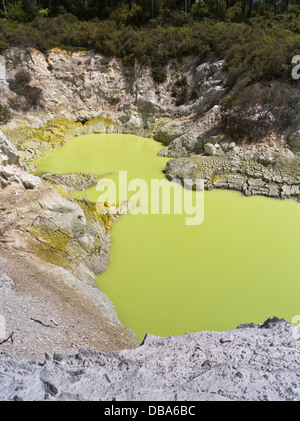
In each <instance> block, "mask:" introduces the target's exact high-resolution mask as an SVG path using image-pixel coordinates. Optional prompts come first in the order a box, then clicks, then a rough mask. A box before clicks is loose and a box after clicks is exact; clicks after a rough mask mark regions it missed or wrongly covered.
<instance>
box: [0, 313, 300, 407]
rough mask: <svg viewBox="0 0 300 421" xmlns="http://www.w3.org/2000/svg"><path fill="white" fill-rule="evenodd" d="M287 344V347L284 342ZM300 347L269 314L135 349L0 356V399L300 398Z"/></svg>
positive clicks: (289, 330)
mask: <svg viewBox="0 0 300 421" xmlns="http://www.w3.org/2000/svg"><path fill="white" fill-rule="evenodd" d="M287 345H288V346H287ZM299 358H300V345H299V343H298V341H296V340H295V339H293V326H292V325H291V324H289V323H287V322H286V321H284V320H283V319H278V318H272V319H268V320H267V321H266V322H264V323H262V324H260V325H254V324H253V323H250V324H246V325H240V326H239V327H238V329H236V330H231V331H227V332H209V331H205V332H199V333H195V334H188V333H187V334H185V335H182V336H178V337H174V336H172V337H168V338H161V337H155V336H152V335H146V337H145V339H144V341H143V344H142V345H141V346H140V347H139V348H137V349H134V350H124V351H118V352H108V353H103V352H97V351H93V350H89V349H81V350H79V352H78V353H77V354H76V355H63V354H59V355H54V357H53V359H51V358H50V357H49V356H47V358H46V359H45V361H44V362H43V363H42V364H41V363H37V362H34V361H28V360H21V359H17V358H13V357H10V356H8V355H4V356H0V367H1V370H0V400H2V401H4V400H6V401H13V400H29V401H35V400H36V401H47V400H49V401H60V400H63V401H68V400H71V401H81V400H82V401H84V400H89V401H92V400H96V401H98V400H104V401H111V400H116V401H120V400H122V401H149V400H154V401H168V400H170V401H174V400H179V401H180V400H182V401H184V400H196V401H204V400H207V401H214V400H215V401H221V400H225V401H256V400H265V401H268V400H278V401H289V400H296V401H299V400H300V394H299V388H300V367H299V362H298V361H299Z"/></svg>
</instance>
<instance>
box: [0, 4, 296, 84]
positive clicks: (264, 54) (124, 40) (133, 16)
mask: <svg viewBox="0 0 300 421" xmlns="http://www.w3.org/2000/svg"><path fill="white" fill-rule="evenodd" d="M297 2H298V4H296V3H295V0H293V2H292V1H289V0H284V1H281V2H280V1H278V0H259V1H256V2H254V3H253V0H249V1H247V3H246V0H241V1H236V0H203V1H198V2H196V1H195V0H136V1H133V0H126V1H125V0H123V1H121V0H100V1H97V0H77V1H70V0H64V1H56V0H52V1H51V0H47V1H37V0H33V1H32V0H25V1H16V0H14V1H7V0H3V1H2V12H1V14H0V16H2V17H3V18H2V19H0V48H2V49H3V48H5V47H6V46H10V45H22V46H25V47H36V48H38V49H40V50H42V51H46V50H48V49H50V48H52V47H56V46H64V47H68V48H86V49H95V50H97V51H100V52H101V53H102V54H104V55H107V56H116V57H119V58H122V59H123V61H124V64H126V65H132V64H133V63H134V62H135V60H138V61H139V62H140V63H143V64H150V65H152V67H153V76H154V78H155V79H156V80H157V81H158V82H160V81H162V80H163V79H164V71H163V67H164V66H165V65H166V63H167V62H168V60H170V59H172V58H176V59H179V60H180V59H181V58H182V57H183V56H184V55H187V54H195V55H197V56H198V57H199V62H200V61H202V60H204V59H206V58H207V57H210V56H216V57H217V58H225V60H226V63H227V67H228V70H229V83H231V84H232V85H233V84H234V83H235V81H236V80H237V78H239V79H242V80H243V83H246V84H249V83H251V82H253V81H258V80H262V79H264V80H270V79H272V78H281V77H285V78H288V77H289V75H290V68H291V64H290V63H291V58H292V57H293V56H294V55H296V54H299V48H300V18H299V16H300V2H299V0H297ZM250 16H252V17H251V18H250Z"/></svg>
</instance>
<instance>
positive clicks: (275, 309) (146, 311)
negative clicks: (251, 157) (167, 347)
mask: <svg viewBox="0 0 300 421" xmlns="http://www.w3.org/2000/svg"><path fill="white" fill-rule="evenodd" d="M161 147H162V146H161V145H160V144H159V143H157V142H155V141H153V140H150V139H144V138H139V137H136V136H131V135H88V136H81V137H78V138H75V139H73V140H72V141H70V142H69V143H68V144H67V145H65V146H64V147H62V148H61V149H58V150H57V151H55V152H54V153H52V154H50V155H49V156H47V157H45V158H43V159H41V160H39V161H38V162H37V168H38V170H39V171H40V172H54V173H57V174H63V173H69V172H86V173H94V174H99V175H103V174H108V173H109V177H110V178H113V179H114V180H117V178H118V177H117V175H118V172H119V171H123V170H124V171H128V178H129V179H133V178H134V177H138V178H143V179H145V180H147V181H148V182H149V181H150V180H151V179H162V178H163V177H164V175H163V173H162V170H163V168H164V166H165V164H166V161H167V159H166V158H161V157H158V156H157V153H158V151H159V150H160V149H161ZM106 177H108V176H106ZM178 188H180V189H182V187H181V186H179V185H178ZM84 194H85V195H86V196H87V197H88V198H89V199H90V200H94V201H95V200H97V198H98V196H99V192H97V191H96V188H94V187H93V188H91V189H89V190H87V191H86V192H84ZM204 211H205V214H204V215H205V216H204V221H203V223H202V224H201V225H186V224H185V217H186V216H185V215H174V214H171V215H162V214H161V215H143V214H138V215H132V214H130V213H129V214H127V215H122V216H121V217H120V219H119V220H118V221H117V222H115V223H114V224H113V228H112V230H111V231H110V234H111V237H112V247H111V256H110V264H109V267H108V270H107V271H106V272H105V273H104V274H103V275H101V276H98V277H97V278H96V281H97V285H98V286H99V288H100V289H101V290H102V291H104V292H105V293H106V294H107V295H108V297H109V298H110V299H111V300H112V302H113V303H114V305H115V308H116V311H117V313H118V316H119V319H120V320H121V322H122V323H123V325H125V326H127V327H129V328H131V329H132V330H133V331H134V332H135V333H136V335H137V337H138V338H139V339H143V337H144V335H145V333H147V332H148V333H151V334H154V335H159V336H169V335H179V334H182V333H185V332H196V331H200V330H227V329H233V328H235V327H236V326H237V325H238V324H240V323H249V322H254V323H260V322H262V321H264V320H265V319H266V318H268V317H272V316H273V315H276V316H278V317H284V318H285V319H286V320H288V321H291V319H292V317H293V316H294V315H297V314H300V265H299V262H298V259H299V249H300V224H299V220H300V218H299V217H300V205H299V203H297V202H296V201H293V200H286V201H280V200H273V199H267V198H264V197H259V196H256V197H250V198H248V197H245V196H243V195H242V194H240V193H238V192H231V191H222V190H214V191H211V192H205V193H204Z"/></svg>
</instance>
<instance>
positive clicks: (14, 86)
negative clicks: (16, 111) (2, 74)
mask: <svg viewBox="0 0 300 421" xmlns="http://www.w3.org/2000/svg"><path fill="white" fill-rule="evenodd" d="M30 81H31V75H30V73H28V72H27V71H26V70H20V71H19V72H17V73H16V75H15V77H14V79H10V80H9V81H8V82H9V88H10V90H11V91H13V92H15V93H16V94H17V95H20V96H22V97H24V98H25V99H26V102H27V105H28V106H29V107H32V106H36V105H39V104H40V100H41V97H42V90H41V89H40V88H37V87H35V86H30ZM15 105H16V104H15Z"/></svg>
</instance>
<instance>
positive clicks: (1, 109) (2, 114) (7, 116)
mask: <svg viewBox="0 0 300 421" xmlns="http://www.w3.org/2000/svg"><path fill="white" fill-rule="evenodd" d="M11 119H12V113H11V111H10V109H9V107H8V106H7V105H6V104H1V103H0V124H7V123H8V122H9V121H10V120H11Z"/></svg>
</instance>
